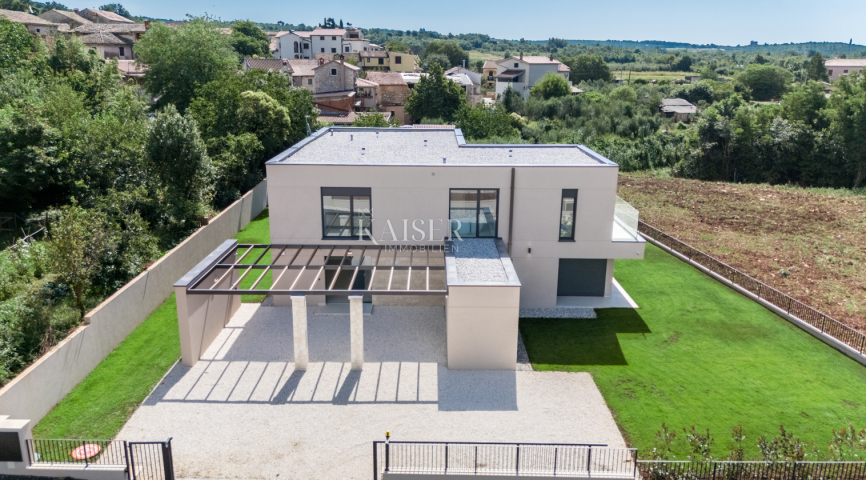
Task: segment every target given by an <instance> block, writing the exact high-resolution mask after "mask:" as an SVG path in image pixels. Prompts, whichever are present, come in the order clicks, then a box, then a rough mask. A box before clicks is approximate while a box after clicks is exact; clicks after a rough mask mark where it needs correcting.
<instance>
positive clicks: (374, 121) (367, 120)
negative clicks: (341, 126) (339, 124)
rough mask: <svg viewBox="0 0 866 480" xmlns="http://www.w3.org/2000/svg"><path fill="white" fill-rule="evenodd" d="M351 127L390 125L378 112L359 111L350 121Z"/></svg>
mask: <svg viewBox="0 0 866 480" xmlns="http://www.w3.org/2000/svg"><path fill="white" fill-rule="evenodd" d="M352 126H353V127H380V128H381V127H390V126H391V125H390V124H389V123H388V121H387V120H385V116H384V115H382V114H381V113H379V112H370V113H361V114H358V117H357V118H356V119H355V121H354V122H352Z"/></svg>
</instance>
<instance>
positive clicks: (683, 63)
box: [671, 55, 692, 72]
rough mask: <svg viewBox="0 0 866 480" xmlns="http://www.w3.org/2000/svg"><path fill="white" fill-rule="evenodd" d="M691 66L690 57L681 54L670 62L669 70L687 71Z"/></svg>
mask: <svg viewBox="0 0 866 480" xmlns="http://www.w3.org/2000/svg"><path fill="white" fill-rule="evenodd" d="M691 68H692V57H690V56H688V55H683V56H682V57H680V59H679V60H677V61H675V62H674V63H672V64H671V70H676V71H678V72H688V71H689V70H691Z"/></svg>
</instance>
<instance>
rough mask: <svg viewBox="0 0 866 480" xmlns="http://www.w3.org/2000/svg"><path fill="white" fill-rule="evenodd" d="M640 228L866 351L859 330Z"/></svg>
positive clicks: (641, 227)
mask: <svg viewBox="0 0 866 480" xmlns="http://www.w3.org/2000/svg"><path fill="white" fill-rule="evenodd" d="M638 229H639V231H640V233H642V234H643V235H644V236H646V237H648V238H651V239H653V240H655V241H657V242H659V243H661V244H662V245H664V246H666V247H668V248H670V249H671V250H673V251H675V252H677V253H679V254H681V255H683V256H684V257H687V258H688V259H689V260H690V261H692V262H693V263H696V264H698V265H701V266H702V267H704V268H706V269H707V270H710V271H711V272H713V273H716V274H718V275H720V276H722V277H724V278H725V279H727V280H728V281H729V282H731V283H733V284H736V285H738V286H739V287H741V288H743V289H745V290H747V291H749V292H751V293H753V294H755V295H756V296H757V297H758V298H761V299H763V300H764V301H766V302H768V303H771V304H773V305H775V306H776V307H778V308H779V309H781V310H784V311H785V312H787V313H788V314H789V315H791V316H794V317H797V318H799V319H800V320H802V321H803V322H805V323H807V324H809V325H811V326H812V327H814V328H815V329H816V330H819V331H820V332H821V333H822V334H824V335H826V336H828V337H830V338H833V339H835V340H837V341H839V342H841V343H844V344H845V345H847V346H849V347H851V349H852V350H854V351H856V352H858V353H859V354H860V355H863V354H864V352H866V335H864V334H862V333H860V332H858V331H857V330H854V329H853V328H851V327H849V326H847V325H845V324H843V323H842V322H840V321H838V320H836V319H834V318H832V317H829V316H827V315H826V314H823V313H821V312H819V311H818V310H815V309H814V308H812V307H810V306H808V305H805V304H803V303H801V302H799V301H797V300H795V299H794V298H792V297H790V296H788V295H786V294H784V293H782V292H780V291H778V290H776V289H775V288H773V287H771V286H769V285H767V284H765V283H762V282H760V281H758V280H755V279H754V278H752V277H750V276H748V275H746V274H745V273H743V272H741V271H739V270H737V269H736V268H734V267H732V266H730V265H728V264H726V263H724V262H722V261H720V260H718V259H716V258H713V257H711V256H710V255H707V254H706V253H704V252H702V251H700V250H698V249H697V248H695V247H692V246H691V245H689V244H687V243H684V242H682V241H680V240H677V239H676V238H674V237H672V236H670V235H668V234H667V233H665V232H662V231H661V230H659V229H657V228H655V227H652V226H650V225H647V224H646V223H644V222H640V223H639V227H638Z"/></svg>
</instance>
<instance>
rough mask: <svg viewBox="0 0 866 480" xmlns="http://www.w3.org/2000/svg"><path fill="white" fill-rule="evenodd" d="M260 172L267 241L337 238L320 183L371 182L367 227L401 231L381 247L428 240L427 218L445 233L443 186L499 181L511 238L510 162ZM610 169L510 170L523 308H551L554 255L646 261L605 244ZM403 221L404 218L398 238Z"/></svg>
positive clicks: (612, 187)
mask: <svg viewBox="0 0 866 480" xmlns="http://www.w3.org/2000/svg"><path fill="white" fill-rule="evenodd" d="M267 170H268V172H267V173H268V195H269V201H270V217H271V241H272V242H273V243H292V244H296V243H303V244H311V245H315V244H331V243H337V244H339V243H340V242H341V241H340V240H333V239H325V240H323V239H322V217H321V215H322V206H321V187H369V188H370V189H371V196H372V207H373V226H372V229H371V233H372V234H373V236H374V237H375V238H377V239H379V238H381V237H382V233H383V232H384V231H386V228H387V221H388V220H390V221H391V226H393V227H394V229H395V233H396V234H397V236H398V241H394V240H392V237H391V236H390V232H389V233H388V234H387V235H385V236H384V241H381V242H380V243H381V244H395V243H403V244H421V243H427V242H429V234H430V232H429V220H430V219H433V220H434V226H435V227H436V230H435V231H434V235H435V238H434V242H433V243H441V241H442V237H443V236H444V235H447V228H448V227H447V225H448V222H447V219H448V208H449V188H498V189H499V217H498V223H499V237H501V238H502V239H503V241H504V242H505V243H506V244H507V243H508V240H509V239H508V217H509V212H508V209H509V201H510V194H511V192H510V187H511V167H510V166H455V165H451V166H449V165H442V166H438V165H437V166H347V165H291V164H288V165H268V166H267ZM617 170H618V169H617V168H616V167H612V166H598V167H595V166H573V167H542V166H538V167H516V172H515V173H516V175H515V201H514V231H513V235H514V238H513V245H512V249H511V255H510V256H511V259H512V262H513V263H514V268H515V270H516V271H517V275H518V276H519V277H520V280H521V283H522V284H523V288H522V289H521V301H522V306H523V308H530V307H553V306H555V305H556V283H557V274H558V268H559V259H560V258H604V259H614V258H643V250H644V249H643V244H635V243H626V242H612V241H611V233H612V230H613V217H614V209H615V204H616V180H617ZM572 188H576V189H578V200H577V209H576V214H575V224H576V230H575V241H573V242H560V241H559V220H560V203H561V199H562V190H563V189H572ZM403 219H407V220H408V222H407V226H408V228H407V230H408V231H407V235H406V237H405V238H406V240H405V241H403ZM413 219H419V222H418V223H416V226H418V227H419V228H421V229H422V230H424V231H425V235H424V240H421V234H420V233H419V232H417V231H415V230H413V229H412V225H411V222H412V220H413ZM420 220H424V224H423V226H422V224H421V223H420ZM413 234H414V235H415V239H414V240H413V238H412V235H413ZM351 242H352V243H354V244H358V243H359V242H358V241H357V240H352V241H351ZM363 243H367V244H369V243H372V242H370V241H366V242H363ZM529 248H532V253H529V251H528V249H529ZM609 270H611V269H610V268H609ZM611 273H612V272H611ZM609 277H610V275H608V279H607V283H610V278H609Z"/></svg>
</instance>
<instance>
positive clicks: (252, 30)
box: [231, 20, 271, 57]
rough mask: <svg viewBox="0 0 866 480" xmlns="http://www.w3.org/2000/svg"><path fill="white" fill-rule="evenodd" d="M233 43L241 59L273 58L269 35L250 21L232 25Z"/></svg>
mask: <svg viewBox="0 0 866 480" xmlns="http://www.w3.org/2000/svg"><path fill="white" fill-rule="evenodd" d="M231 42H232V46H233V47H234V49H235V51H236V52H238V55H240V56H241V57H252V56H253V55H255V56H258V57H269V56H271V47H270V45H271V44H270V41H269V40H268V34H267V33H265V31H264V30H262V29H261V28H259V26H258V25H256V24H255V23H253V22H252V21H250V20H241V21H239V22H235V23H234V24H232V34H231Z"/></svg>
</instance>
